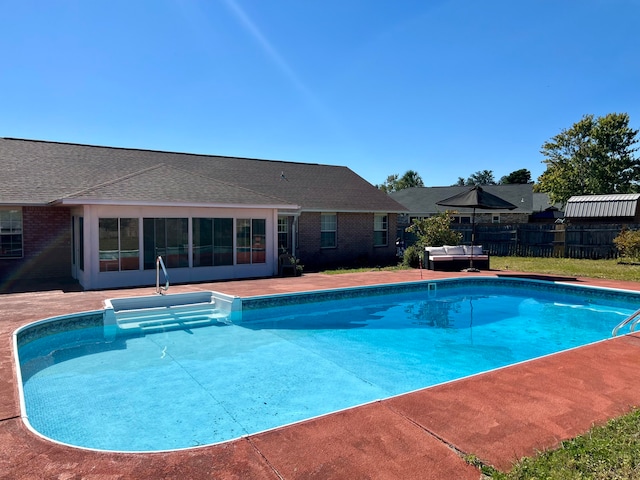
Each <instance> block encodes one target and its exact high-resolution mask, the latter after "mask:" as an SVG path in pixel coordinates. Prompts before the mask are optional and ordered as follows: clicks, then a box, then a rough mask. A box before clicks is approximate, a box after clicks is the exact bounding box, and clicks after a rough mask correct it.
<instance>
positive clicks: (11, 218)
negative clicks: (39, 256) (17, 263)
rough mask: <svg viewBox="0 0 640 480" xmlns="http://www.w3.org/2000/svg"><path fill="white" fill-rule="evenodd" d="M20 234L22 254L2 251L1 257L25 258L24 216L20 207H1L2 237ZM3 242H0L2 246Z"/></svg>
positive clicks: (0, 224) (0, 223)
mask: <svg viewBox="0 0 640 480" xmlns="http://www.w3.org/2000/svg"><path fill="white" fill-rule="evenodd" d="M17 235H20V254H19V255H17V254H16V255H13V254H11V252H10V251H8V252H5V251H2V252H0V259H10V258H24V217H23V215H22V208H20V207H0V237H4V236H7V237H8V236H11V237H13V236H17ZM2 245H3V243H0V246H2Z"/></svg>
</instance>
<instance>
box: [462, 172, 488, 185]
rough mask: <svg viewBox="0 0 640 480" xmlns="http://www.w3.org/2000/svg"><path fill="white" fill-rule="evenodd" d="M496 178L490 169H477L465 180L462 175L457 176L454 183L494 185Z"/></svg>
mask: <svg viewBox="0 0 640 480" xmlns="http://www.w3.org/2000/svg"><path fill="white" fill-rule="evenodd" d="M495 184H496V180H495V178H493V171H492V170H478V171H477V172H476V173H473V174H471V176H469V177H468V178H467V179H466V180H465V179H464V178H462V177H458V181H457V182H456V185H458V186H463V185H468V186H471V185H495Z"/></svg>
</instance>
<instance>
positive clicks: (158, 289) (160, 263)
mask: <svg viewBox="0 0 640 480" xmlns="http://www.w3.org/2000/svg"><path fill="white" fill-rule="evenodd" d="M160 267H162V272H163V273H164V279H165V281H166V283H165V285H164V287H161V286H160ZM167 290H169V274H168V273H167V269H166V267H165V266H164V262H163V261H162V257H161V256H160V255H158V257H157V258H156V293H157V294H158V295H163V293H162V292H166V291H167Z"/></svg>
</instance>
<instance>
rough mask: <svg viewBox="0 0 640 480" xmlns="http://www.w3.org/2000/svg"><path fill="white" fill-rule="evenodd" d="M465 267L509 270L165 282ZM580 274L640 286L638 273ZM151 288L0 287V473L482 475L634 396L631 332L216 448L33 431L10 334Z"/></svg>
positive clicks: (638, 377)
mask: <svg viewBox="0 0 640 480" xmlns="http://www.w3.org/2000/svg"><path fill="white" fill-rule="evenodd" d="M469 275H476V276H477V275H483V276H486V275H507V272H496V271H491V272H482V273H481V274H467V273H454V274H451V273H439V272H431V271H422V272H419V271H417V270H412V271H399V272H381V271H372V272H367V273H358V274H343V275H323V274H305V275H304V276H303V277H299V278H272V279H261V280H245V281H234V282H218V283H207V284H197V285H185V286H172V287H171V292H181V291H194V290H216V291H220V292H224V293H229V294H233V295H239V296H253V295H262V294H277V293H283V292H292V291H308V290H318V289H329V288H340V287H348V286H355V285H375V284H383V283H397V282H410V281H421V280H429V279H434V278H445V277H453V276H469ZM508 275H517V274H516V273H513V272H509V273H508ZM543 278H545V277H543ZM563 280H567V279H563ZM572 281H574V282H576V283H583V284H591V285H598V286H608V287H616V288H625V289H629V290H640V284H639V283H635V282H614V281H598V280H587V279H573V280H572ZM152 291H153V289H151V288H145V289H130V290H117V291H99V292H79V291H62V290H44V291H36V292H25V293H12V294H4V295H0V478H2V479H16V480H17V479H39V478H56V479H67V478H69V479H76V478H78V479H79V478H86V479H129V478H131V479H143V478H144V479H146V478H150V479H151V478H152V479H158V478H176V479H211V478H214V479H217V478H219V479H236V478H237V479H323V480H324V479H347V478H348V479H355V478H358V479H399V478H402V479H413V478H416V479H438V480H440V479H462V480H464V479H479V478H480V477H481V474H480V471H479V470H478V469H477V468H475V467H473V466H470V465H468V464H467V463H465V461H464V459H463V456H464V455H466V454H473V455H475V456H477V457H478V458H480V459H481V460H482V461H483V462H485V463H486V464H489V465H493V466H495V467H497V468H499V469H501V470H509V468H510V467H511V465H512V464H513V462H515V461H516V460H518V459H519V458H521V457H523V456H531V455H535V453H536V452H537V451H540V450H544V449H550V448H554V447H556V446H557V445H558V444H559V442H561V441H562V440H565V439H568V438H571V437H574V436H576V435H579V434H581V433H584V432H586V431H587V430H589V429H590V428H591V427H592V426H593V425H594V424H600V423H603V422H605V421H606V420H608V419H610V418H614V417H617V416H619V415H622V414H624V413H627V412H629V411H630V410H631V409H632V408H633V407H635V406H637V405H639V404H640V369H638V364H639V363H640V336H638V335H627V336H623V337H618V338H615V339H611V340H607V341H605V342H600V343H597V344H594V345H589V346H586V347H582V348H579V349H574V350H571V351H568V352H564V353H560V354H556V355H552V356H548V357H545V358H542V359H539V360H534V361H530V362H526V363H523V364H519V365H515V366H511V367H507V368H503V369H500V370H496V371H493V372H489V373H486V374H482V375H477V376H474V377H469V378H466V379H463V380H459V381H455V382H451V383H447V384H444V385H440V386H436V387H432V388H427V389H424V390H421V391H418V392H414V393H411V394H407V395H402V396H399V397H395V398H392V399H388V400H382V401H378V402H375V403H371V404H368V405H365V406H361V407H357V408H352V409H349V410H345V411H342V412H339V413H335V414H330V415H326V416H323V417H319V418H316V419H312V420H308V421H305V422H301V423H298V424H295V425H291V426H287V427H283V428H279V429H276V430H271V431H267V432H264V433H261V434H257V435H250V436H248V437H245V438H242V439H240V440H236V441H231V442H227V443H224V444H220V445H214V446H209V447H201V448H196V449H190V450H182V451H175V452H165V453H151V454H119V453H104V452H93V451H88V450H82V449H78V448H73V447H67V446H63V445H59V444H56V443H54V442H50V441H47V440H44V439H42V438H40V437H39V436H37V435H35V434H33V433H32V432H30V431H29V430H28V429H27V428H26V427H25V425H24V423H23V422H22V419H21V418H20V407H19V399H18V390H17V385H16V370H15V366H14V361H13V352H12V346H11V336H12V333H13V332H14V330H15V329H16V328H17V327H19V326H21V325H25V324H27V323H30V322H33V321H35V320H39V319H42V318H47V317H51V316H55V315H61V314H66V313H73V312H78V311H86V310H93V309H100V308H102V302H103V300H104V299H105V298H111V297H116V296H118V297H119V296H129V295H141V294H143V295H147V294H150V293H152Z"/></svg>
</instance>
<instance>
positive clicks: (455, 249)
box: [444, 245, 464, 255]
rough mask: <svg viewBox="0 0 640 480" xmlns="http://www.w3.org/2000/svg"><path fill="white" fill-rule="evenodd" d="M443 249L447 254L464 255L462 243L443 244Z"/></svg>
mask: <svg viewBox="0 0 640 480" xmlns="http://www.w3.org/2000/svg"><path fill="white" fill-rule="evenodd" d="M444 251H445V252H446V253H447V255H464V247H463V246H462V245H445V246H444Z"/></svg>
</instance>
